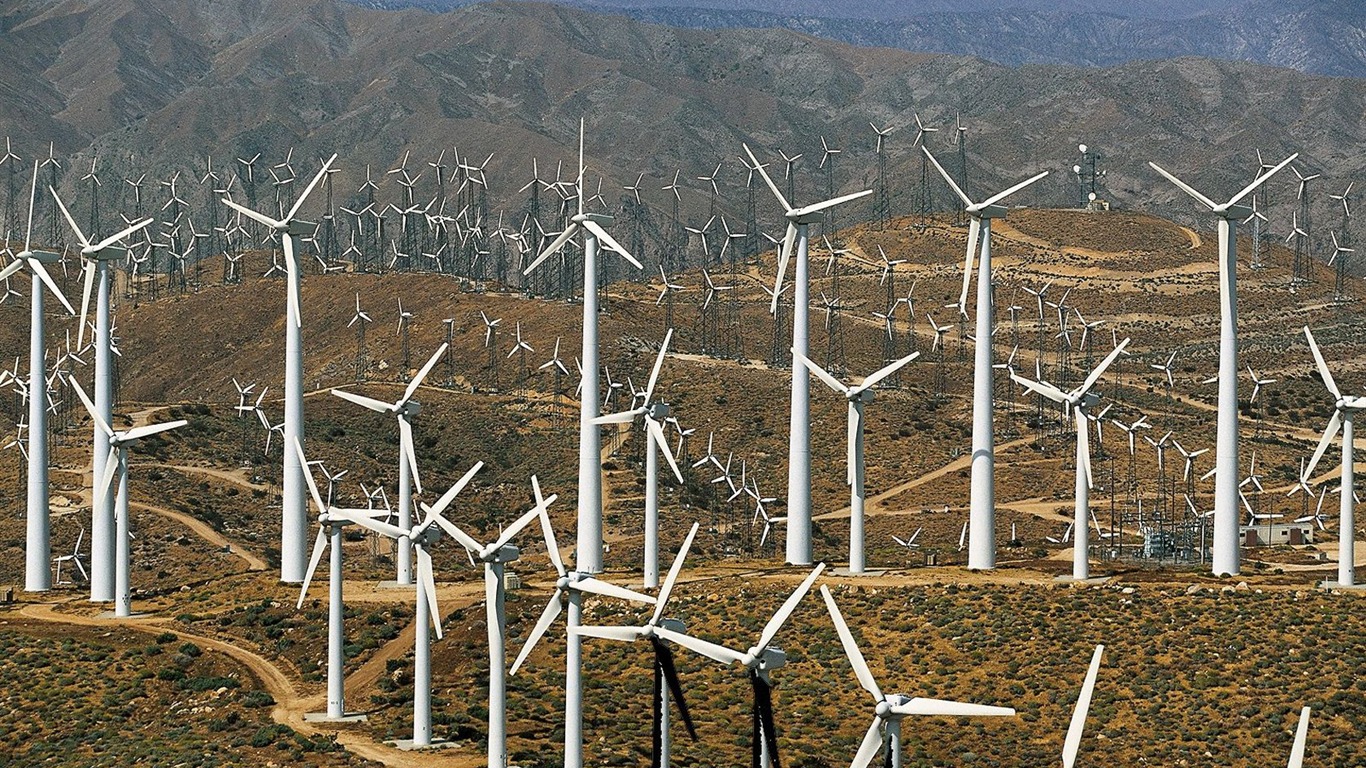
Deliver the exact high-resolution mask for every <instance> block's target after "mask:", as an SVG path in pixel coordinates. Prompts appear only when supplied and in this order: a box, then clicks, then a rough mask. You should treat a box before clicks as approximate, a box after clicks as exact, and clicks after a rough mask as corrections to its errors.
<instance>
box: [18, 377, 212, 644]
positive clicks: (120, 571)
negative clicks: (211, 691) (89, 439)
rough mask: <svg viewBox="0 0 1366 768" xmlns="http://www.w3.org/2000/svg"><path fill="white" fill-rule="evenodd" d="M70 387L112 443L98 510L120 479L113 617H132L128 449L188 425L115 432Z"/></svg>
mask: <svg viewBox="0 0 1366 768" xmlns="http://www.w3.org/2000/svg"><path fill="white" fill-rule="evenodd" d="M71 386H72V387H73V388H74V389H75V390H76V394H77V395H78V396H80V398H81V403H82V404H83V405H84V406H85V409H86V410H87V411H89V412H90V418H91V419H92V420H93V421H94V422H95V426H96V428H98V429H99V430H100V431H101V432H103V433H104V434H105V436H106V437H108V439H109V458H108V460H107V461H106V462H105V464H104V467H103V471H101V472H99V473H98V474H97V475H96V476H95V502H96V506H95V509H99V508H100V506H101V505H102V504H103V502H104V500H105V499H106V498H108V497H109V495H110V493H111V492H112V491H113V490H114V488H113V486H114V479H115V478H116V477H117V478H118V483H119V484H118V496H117V498H116V501H115V503H114V615H115V616H116V617H118V618H127V617H129V616H132V615H133V606H132V589H131V588H130V585H129V579H128V571H129V563H128V560H129V552H128V539H129V534H128V448H129V447H130V446H132V445H133V444H134V443H136V442H137V441H138V440H141V439H143V438H145V437H151V436H152V435H156V434H160V433H162V432H165V431H167V430H171V429H176V428H177V427H183V426H185V425H186V424H188V423H189V422H187V421H185V420H184V419H177V420H176V421H168V422H165V423H162V424H149V425H147V426H143V427H133V428H132V429H126V430H121V431H118V432H115V431H114V430H113V429H112V428H111V427H110V426H109V423H108V422H106V421H105V420H104V419H102V418H100V415H99V411H98V410H96V408H95V404H94V403H93V402H91V401H90V397H89V396H88V395H86V394H85V390H84V389H81V385H80V382H78V381H76V379H75V378H72V379H71ZM37 399H42V398H41V397H38V398H37Z"/></svg>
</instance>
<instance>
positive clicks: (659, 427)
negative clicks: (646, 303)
mask: <svg viewBox="0 0 1366 768" xmlns="http://www.w3.org/2000/svg"><path fill="white" fill-rule="evenodd" d="M673 335H674V329H672V328H670V329H669V330H668V331H666V332H665V333H664V343H663V344H660V345H659V355H658V356H656V357H655V367H654V368H653V369H651V371H650V381H649V383H648V384H646V386H645V399H644V401H643V402H641V404H640V406H639V407H636V408H632V409H631V410H629V411H621V412H620V413H610V414H607V415H605V416H599V417H598V418H596V419H594V420H593V423H594V424H625V423H628V422H632V421H635V420H636V419H637V418H642V419H643V420H644V425H645V433H646V434H645V563H644V570H645V587H646V588H647V589H654V588H655V587H658V586H659V454H660V452H661V451H662V452H663V453H664V459H665V461H667V462H668V464H669V469H672V470H673V473H674V477H676V478H678V482H679V484H680V485H682V483H683V473H682V472H681V471H679V469H678V463H677V462H675V461H674V455H673V450H672V449H670V447H669V439H668V438H667V437H665V436H664V420H665V419H667V418H668V417H669V404H668V403H661V402H656V401H655V400H654V399H653V398H654V391H655V384H656V383H657V382H658V381H659V370H660V368H662V367H663V366H664V356H665V355H666V354H667V353H668V351H669V340H670V339H672V338H673Z"/></svg>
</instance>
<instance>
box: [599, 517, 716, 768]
mask: <svg viewBox="0 0 1366 768" xmlns="http://www.w3.org/2000/svg"><path fill="white" fill-rule="evenodd" d="M697 528H698V524H697V523H693V524H692V528H691V529H690V530H689V531H688V535H687V537H686V538H684V539H683V546H681V547H679V549H678V555H677V556H675V557H674V562H673V566H672V567H670V568H669V574H668V576H666V577H664V586H663V587H662V588H661V589H660V590H659V598H658V599H657V600H656V601H655V611H654V614H653V615H651V616H650V619H649V620H648V621H646V622H645V623H644V624H643V625H641V626H639V627H593V626H586V627H579V628H578V633H579V635H581V636H585V637H600V638H603V639H606V640H623V641H625V642H628V643H631V642H635V640H636V639H637V638H641V637H643V638H646V639H647V640H649V641H650V646H651V647H652V648H653V650H654V657H655V662H654V668H655V684H654V695H653V696H652V698H651V701H652V704H653V712H654V717H653V722H652V723H651V732H652V734H653V737H654V738H653V742H654V743H653V745H652V746H653V749H652V750H651V752H650V756H651V759H650V768H667V766H668V765H669V745H670V742H671V739H670V736H669V695H670V694H671V693H672V694H673V698H674V699H676V700H677V701H678V712H679V714H680V715H682V716H683V724H684V725H685V726H687V729H688V734H689V735H690V736H692V738H693V741H696V740H697V731H696V730H695V729H694V728H693V724H692V717H691V716H689V715H688V705H687V703H686V702H685V701H684V699H683V686H682V684H681V683H680V682H679V680H678V668H677V666H676V665H675V663H674V653H673V649H671V648H670V647H669V646H668V644H667V643H666V642H665V641H664V640H663V639H662V638H661V637H659V635H658V634H657V632H656V630H658V629H661V628H663V629H667V630H669V631H672V632H682V631H683V622H681V621H679V620H677V619H670V618H665V616H664V609H665V608H666V607H667V606H668V604H669V595H671V594H673V588H674V583H675V582H676V581H677V580H678V573H679V571H681V570H682V569H683V559H684V558H686V557H687V556H688V548H689V547H691V546H692V540H693V537H694V536H696V535H697Z"/></svg>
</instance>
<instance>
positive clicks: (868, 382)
mask: <svg viewBox="0 0 1366 768" xmlns="http://www.w3.org/2000/svg"><path fill="white" fill-rule="evenodd" d="M917 357H920V353H919V352H912V353H911V354H909V355H907V356H906V357H903V358H901V359H900V360H897V361H895V362H893V363H891V364H889V365H886V366H884V367H882V368H880V369H878V370H877V371H876V372H874V373H873V374H871V375H869V376H868V377H867V378H865V379H864V380H863V383H862V384H859V385H858V386H856V387H851V386H848V385H846V384H845V383H843V382H841V381H840V380H839V379H837V378H835V377H834V376H831V375H830V374H829V373H828V372H827V371H826V370H825V369H824V368H821V367H820V366H819V365H816V364H815V363H813V362H812V361H811V360H810V359H808V358H807V357H806V355H803V354H801V353H800V352H798V351H797V350H795V349H794V350H792V359H793V361H795V362H794V365H795V364H801V365H805V366H806V367H807V368H809V369H810V370H811V372H812V373H814V374H816V378H818V379H820V380H821V381H822V382H824V383H825V385H826V386H827V387H830V388H831V389H832V390H834V391H835V392H836V393H838V394H841V395H843V396H844V399H845V400H847V401H848V402H849V414H848V451H847V455H846V468H845V471H844V482H845V483H846V484H847V485H848V486H849V573H851V574H855V575H857V574H862V573H863V572H864V570H865V559H866V550H865V547H864V545H863V541H864V540H863V501H864V490H863V470H864V458H863V408H864V406H866V405H867V404H868V403H871V402H873V386H874V385H876V384H877V383H878V382H879V381H882V380H883V379H885V378H887V377H888V376H891V375H892V374H893V373H896V372H897V371H899V370H901V367H902V366H904V365H906V364H907V363H909V362H911V361H912V360H914V359H916V358H917Z"/></svg>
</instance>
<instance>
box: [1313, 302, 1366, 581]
mask: <svg viewBox="0 0 1366 768" xmlns="http://www.w3.org/2000/svg"><path fill="white" fill-rule="evenodd" d="M1304 337H1305V339H1307V340H1308V341H1309V349H1310V351H1312V352H1313V353H1314V364H1315V365H1317V366H1318V369H1319V375H1320V376H1322V377H1323V386H1324V388H1326V389H1327V390H1328V393H1329V394H1331V395H1332V396H1333V397H1334V398H1336V400H1337V401H1336V402H1335V403H1334V404H1333V415H1332V417H1331V418H1329V419H1328V427H1327V428H1326V429H1324V430H1323V438H1322V439H1321V440H1319V447H1318V448H1317V449H1315V451H1314V456H1313V458H1311V459H1310V460H1309V464H1308V466H1306V467H1305V469H1304V471H1303V472H1301V473H1300V476H1301V481H1304V480H1307V479H1308V478H1309V476H1310V475H1312V474H1313V473H1314V468H1315V467H1317V466H1318V464H1319V459H1322V458H1323V454H1324V453H1325V452H1326V451H1327V450H1328V446H1329V444H1331V443H1332V442H1333V438H1334V437H1336V436H1337V433H1338V431H1339V430H1341V431H1342V485H1341V492H1340V493H1339V494H1338V495H1339V497H1340V505H1339V507H1338V580H1337V584H1336V585H1335V586H1341V587H1352V586H1355V585H1356V565H1355V561H1354V557H1353V555H1354V554H1355V549H1356V541H1355V538H1356V521H1355V512H1356V510H1355V509H1354V507H1353V502H1354V501H1355V499H1354V495H1355V493H1356V486H1355V477H1354V474H1353V473H1354V470H1355V457H1354V456H1353V452H1352V448H1353V442H1352V441H1353V434H1354V433H1353V421H1354V420H1355V419H1356V415H1357V412H1358V411H1360V410H1362V409H1364V408H1366V397H1361V396H1358V395H1344V394H1342V392H1341V390H1339V389H1338V385H1337V382H1335V381H1333V373H1332V372H1331V371H1329V370H1328V364H1327V363H1325V362H1324V360H1323V354H1322V353H1321V352H1319V345H1318V343H1317V342H1315V341H1314V334H1313V333H1312V332H1311V331H1310V330H1309V326H1305V328H1304Z"/></svg>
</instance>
